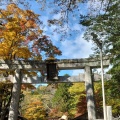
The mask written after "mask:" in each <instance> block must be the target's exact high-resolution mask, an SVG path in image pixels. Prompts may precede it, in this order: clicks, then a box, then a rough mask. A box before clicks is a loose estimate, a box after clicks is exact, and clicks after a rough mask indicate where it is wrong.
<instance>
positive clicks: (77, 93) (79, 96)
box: [69, 83, 102, 116]
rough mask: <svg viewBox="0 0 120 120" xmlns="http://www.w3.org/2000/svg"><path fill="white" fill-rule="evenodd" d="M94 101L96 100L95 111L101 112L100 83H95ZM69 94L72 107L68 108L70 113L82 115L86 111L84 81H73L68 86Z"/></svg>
mask: <svg viewBox="0 0 120 120" xmlns="http://www.w3.org/2000/svg"><path fill="white" fill-rule="evenodd" d="M94 90H95V99H96V100H95V101H96V112H99V114H101V112H102V111H101V110H102V104H101V102H102V94H100V93H101V92H100V91H101V84H100V83H95V85H94ZM69 92H70V95H71V96H72V108H71V109H70V111H71V114H74V115H75V116H77V115H82V114H85V113H86V112H87V101H86V91H85V85H84V83H74V84H73V85H72V86H71V87H70V88H69Z"/></svg>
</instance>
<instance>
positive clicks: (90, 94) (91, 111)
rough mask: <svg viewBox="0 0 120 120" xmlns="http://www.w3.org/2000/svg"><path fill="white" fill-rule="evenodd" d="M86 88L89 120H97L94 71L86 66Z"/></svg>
mask: <svg viewBox="0 0 120 120" xmlns="http://www.w3.org/2000/svg"><path fill="white" fill-rule="evenodd" d="M85 88H86V100H87V110H88V120H95V119H96V112H95V101H94V89H93V81H92V71H91V68H90V66H85Z"/></svg>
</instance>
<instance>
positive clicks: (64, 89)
mask: <svg viewBox="0 0 120 120" xmlns="http://www.w3.org/2000/svg"><path fill="white" fill-rule="evenodd" d="M71 85H72V84H71V83H59V84H58V88H57V90H56V92H55V94H54V97H53V99H52V101H53V106H54V108H57V109H58V110H59V111H61V112H63V113H64V112H69V108H70V105H71V104H70V102H71V101H70V99H71V96H70V94H69V91H68V89H69V87H70V86H71Z"/></svg>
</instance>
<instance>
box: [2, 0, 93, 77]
mask: <svg viewBox="0 0 120 120" xmlns="http://www.w3.org/2000/svg"><path fill="white" fill-rule="evenodd" d="M14 1H17V0H14ZM46 1H47V0H46ZM49 1H53V0H49ZM28 2H30V1H29V0H28ZM30 4H31V10H33V11H34V12H35V13H36V14H40V20H41V21H42V22H43V26H42V29H43V31H44V34H46V35H47V36H49V37H50V39H51V40H52V42H53V44H54V45H56V46H57V47H59V49H60V50H61V51H62V56H57V58H58V59H74V58H75V59H76V58H77V59H79V58H87V57H89V55H90V54H92V53H93V51H92V50H91V48H92V42H87V41H86V40H85V39H84V38H83V36H84V32H85V30H84V28H83V27H82V26H81V25H80V24H79V16H80V13H82V14H87V12H88V8H87V7H88V4H81V5H80V6H79V11H77V9H75V10H74V11H73V12H74V17H73V14H68V24H65V25H64V27H63V28H60V30H64V29H66V32H67V34H68V36H64V40H63V41H60V38H61V34H60V33H59V34H58V33H57V32H54V30H55V29H56V28H57V27H58V26H56V25H53V26H51V27H50V26H48V20H49V19H50V18H51V19H59V18H60V17H61V14H60V13H58V14H52V11H53V9H54V8H55V7H57V6H54V5H53V4H51V7H48V6H46V7H45V9H44V10H43V11H41V9H40V5H39V4H38V3H37V2H30ZM3 7H4V6H3ZM57 9H58V10H60V9H59V8H57ZM75 31H77V32H75ZM69 34H71V35H72V36H69ZM80 72H83V71H81V70H74V71H73V70H71V71H61V72H60V75H64V74H66V73H68V74H70V75H71V76H72V75H78V74H79V73H80Z"/></svg>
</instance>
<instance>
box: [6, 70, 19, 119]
mask: <svg viewBox="0 0 120 120" xmlns="http://www.w3.org/2000/svg"><path fill="white" fill-rule="evenodd" d="M20 91H21V72H20V69H17V70H15V76H14V77H13V90H12V98H11V103H10V108H9V118H8V120H17V117H18V109H19V98H20Z"/></svg>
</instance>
